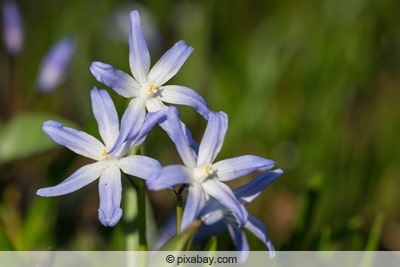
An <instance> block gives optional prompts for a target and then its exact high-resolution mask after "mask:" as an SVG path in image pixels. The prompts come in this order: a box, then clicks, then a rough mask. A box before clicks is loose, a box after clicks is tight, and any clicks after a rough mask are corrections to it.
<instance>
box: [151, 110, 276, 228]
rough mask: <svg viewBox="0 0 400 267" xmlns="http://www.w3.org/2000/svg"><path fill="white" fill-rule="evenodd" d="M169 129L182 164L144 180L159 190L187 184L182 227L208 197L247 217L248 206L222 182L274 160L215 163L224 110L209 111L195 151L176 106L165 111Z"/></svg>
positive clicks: (223, 128) (223, 127) (239, 216)
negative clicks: (246, 207) (205, 125)
mask: <svg viewBox="0 0 400 267" xmlns="http://www.w3.org/2000/svg"><path fill="white" fill-rule="evenodd" d="M167 117H168V121H169V123H170V124H171V125H175V127H171V128H170V129H173V130H172V131H170V132H168V134H169V135H170V138H171V139H172V140H173V142H174V143H175V145H176V148H177V150H178V153H179V155H180V157H181V159H182V161H183V163H184V166H183V165H169V166H166V167H163V168H162V169H161V170H160V172H159V173H155V177H152V178H151V179H148V180H147V181H146V183H147V186H148V188H149V189H152V190H160V189H164V188H172V187H174V186H175V185H182V184H186V185H187V186H188V197H187V201H186V205H185V209H184V212H183V218H182V229H185V228H186V227H187V226H188V225H189V224H190V223H191V222H192V221H193V220H194V219H196V218H197V217H198V215H199V213H200V211H201V210H202V209H203V208H204V206H205V204H206V202H207V201H208V200H209V199H210V197H212V198H215V199H216V200H217V201H218V202H219V203H221V205H223V206H224V207H226V208H227V209H228V210H230V211H232V213H233V215H234V216H235V217H236V218H237V220H238V221H239V222H240V223H239V224H240V225H244V224H245V223H246V221H247V215H248V213H247V210H246V209H245V207H244V206H243V204H241V203H240V202H239V201H238V200H237V198H236V197H235V196H234V194H233V192H232V190H231V189H230V188H229V187H228V186H227V185H226V184H225V183H223V182H225V181H230V180H233V179H236V178H239V177H242V176H245V175H247V174H249V173H251V172H253V171H264V170H267V169H270V168H272V167H273V166H274V165H275V162H274V161H272V160H269V159H265V158H262V157H258V156H253V155H244V156H239V157H236V158H230V159H225V160H221V161H219V162H216V163H214V160H215V158H216V157H217V154H218V153H219V151H220V150H221V147H222V144H223V141H224V138H225V134H226V131H227V128H228V117H227V115H226V114H225V113H224V112H212V111H211V112H210V113H209V115H208V124H207V127H206V130H205V133H204V136H203V139H202V140H201V143H200V145H199V150H198V153H196V151H194V150H193V149H192V147H191V146H190V142H189V140H188V139H187V135H186V133H185V130H186V129H185V128H184V127H183V126H182V124H181V123H180V119H179V114H178V110H177V109H176V108H175V107H170V108H169V109H168V112H167Z"/></svg>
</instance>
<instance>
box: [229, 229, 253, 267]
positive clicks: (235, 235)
mask: <svg viewBox="0 0 400 267" xmlns="http://www.w3.org/2000/svg"><path fill="white" fill-rule="evenodd" d="M226 226H227V227H228V232H229V235H230V236H231V238H232V241H233V244H234V246H235V248H236V250H238V251H240V253H239V262H240V263H243V262H245V261H246V260H247V257H248V255H249V252H248V251H249V243H248V242H247V238H246V234H245V233H244V232H243V231H242V230H241V229H240V228H238V227H236V226H234V225H232V224H227V225H226Z"/></svg>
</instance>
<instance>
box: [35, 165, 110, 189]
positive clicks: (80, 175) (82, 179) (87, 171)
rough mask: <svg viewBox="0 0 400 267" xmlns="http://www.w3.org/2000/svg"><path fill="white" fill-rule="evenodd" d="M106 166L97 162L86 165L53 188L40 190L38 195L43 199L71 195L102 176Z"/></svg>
mask: <svg viewBox="0 0 400 267" xmlns="http://www.w3.org/2000/svg"><path fill="white" fill-rule="evenodd" d="M104 168H105V166H104V164H102V162H95V163H92V164H89V165H84V166H82V167H81V168H79V169H78V170H76V171H75V172H74V173H73V174H71V175H70V176H69V177H68V178H67V179H65V180H64V181H62V182H61V183H59V184H58V185H55V186H52V187H46V188H41V189H39V190H38V191H37V192H36V194H38V195H39V196H42V197H53V196H61V195H65V194H69V193H71V192H74V191H76V190H78V189H81V188H82V187H84V186H85V185H88V184H90V183H91V182H93V181H94V180H96V179H97V178H99V176H100V175H101V174H102V172H103V170H104Z"/></svg>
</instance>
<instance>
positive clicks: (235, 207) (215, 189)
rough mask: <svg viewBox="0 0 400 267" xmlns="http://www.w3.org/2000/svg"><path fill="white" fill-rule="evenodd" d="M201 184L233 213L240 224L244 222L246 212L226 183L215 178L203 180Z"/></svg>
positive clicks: (246, 215)
mask: <svg viewBox="0 0 400 267" xmlns="http://www.w3.org/2000/svg"><path fill="white" fill-rule="evenodd" d="M202 185H203V188H204V191H205V192H206V193H207V194H209V195H210V196H212V197H213V198H215V199H216V200H218V201H219V202H220V203H221V204H222V205H223V206H225V207H226V208H227V209H228V210H230V211H231V212H232V213H233V215H234V216H235V217H236V219H237V220H238V223H239V225H240V226H242V225H244V224H245V222H246V221H247V217H248V212H247V210H246V208H245V207H244V206H243V205H242V204H241V203H240V202H239V200H237V198H236V197H235V195H234V194H233V192H232V190H231V189H230V188H229V187H228V186H227V185H226V184H224V183H222V182H219V181H218V180H216V179H211V180H206V181H204V182H203V184H202Z"/></svg>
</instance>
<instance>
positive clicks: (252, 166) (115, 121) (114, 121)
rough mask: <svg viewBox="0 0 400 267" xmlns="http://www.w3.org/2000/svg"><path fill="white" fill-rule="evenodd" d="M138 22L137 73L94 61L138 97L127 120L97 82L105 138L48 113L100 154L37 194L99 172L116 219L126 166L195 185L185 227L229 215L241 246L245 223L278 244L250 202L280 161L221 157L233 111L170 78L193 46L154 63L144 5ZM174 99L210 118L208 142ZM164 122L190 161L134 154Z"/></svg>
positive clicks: (112, 221) (86, 151)
mask: <svg viewBox="0 0 400 267" xmlns="http://www.w3.org/2000/svg"><path fill="white" fill-rule="evenodd" d="M130 29H131V30H130V35H129V64H130V70H131V74H132V75H130V74H127V73H125V72H123V71H121V70H118V69H116V68H114V67H113V66H111V65H108V64H105V63H101V62H93V63H92V65H91V66H90V71H91V72H92V74H93V75H94V77H95V78H96V79H97V80H98V81H99V82H101V83H104V84H105V85H107V86H108V87H110V88H112V89H113V90H114V91H115V92H116V93H118V94H119V95H121V96H123V97H125V98H129V99H131V100H130V102H129V105H128V107H127V108H126V110H125V112H124V114H123V115H122V118H121V123H120V122H119V118H118V114H117V111H116V108H115V106H114V103H113V101H112V99H111V97H110V95H109V94H108V92H107V91H105V90H99V89H97V88H93V89H92V90H91V101H92V110H93V114H94V117H95V119H96V121H97V124H98V131H99V135H100V137H101V139H102V141H100V140H98V139H96V138H95V137H93V136H91V135H89V134H87V133H84V132H81V131H78V130H75V129H71V128H68V127H65V126H64V125H62V124H61V123H59V122H55V121H46V122H45V123H44V124H43V131H44V132H45V133H46V134H47V135H48V136H49V137H50V138H51V139H53V140H54V141H55V142H57V143H58V144H60V145H63V146H65V147H67V148H68V149H70V150H72V151H74V152H75V153H77V154H80V155H82V156H85V157H88V158H90V159H92V160H94V161H95V162H94V163H90V164H88V165H85V166H83V167H81V168H80V169H78V170H77V171H76V172H74V173H73V174H72V175H70V176H69V177H68V178H67V179H65V180H64V181H63V182H61V183H60V184H58V185H56V186H53V187H48V188H42V189H39V190H38V192H37V194H38V195H40V196H46V197H48V196H59V195H63V194H68V193H70V192H73V191H75V190H78V189H79V188H81V187H83V186H85V185H87V184H89V183H91V182H93V181H94V180H96V179H97V178H99V195H100V207H99V214H98V216H99V220H100V221H101V223H102V224H103V225H105V226H114V225H116V224H117V223H118V221H119V220H120V218H121V216H122V210H121V208H120V204H121V192H122V186H121V171H122V172H123V173H125V174H127V175H131V176H136V177H139V178H142V179H144V180H145V181H146V185H147V187H148V189H150V190H161V189H166V188H170V189H175V188H179V189H180V193H182V192H183V191H187V198H186V202H185V207H184V211H183V217H182V223H181V230H185V229H186V228H187V227H188V226H189V225H190V224H191V223H192V222H193V221H194V220H201V221H202V222H203V224H205V225H213V224H217V223H219V222H224V223H225V225H226V226H227V227H228V229H229V232H230V233H231V236H232V238H233V241H234V244H235V245H236V247H237V248H238V249H239V250H248V245H247V241H245V240H246V239H245V237H243V232H241V230H240V229H241V228H242V227H245V228H247V229H249V230H250V231H251V232H252V233H254V234H255V235H256V236H257V237H258V238H260V239H261V240H262V241H263V242H264V243H265V244H266V246H267V247H268V248H269V249H270V251H273V246H272V245H271V242H270V240H269V238H268V234H267V232H266V230H265V226H264V225H263V223H262V222H261V221H259V220H258V219H256V218H254V217H253V216H251V215H249V214H248V212H247V209H246V207H245V205H246V204H247V203H249V202H250V201H252V200H253V199H254V198H255V197H256V196H257V195H258V194H260V192H261V191H262V190H263V189H264V188H265V187H266V186H267V185H268V184H270V183H271V182H272V181H273V180H275V179H276V178H278V177H279V176H280V175H281V174H282V173H283V172H282V171H281V170H275V171H270V172H264V171H267V170H269V169H271V168H273V167H274V165H275V162H274V161H272V160H270V159H266V158H263V157H259V156H254V155H244V156H239V157H234V158H230V159H224V160H220V161H217V162H215V159H216V157H217V155H218V153H219V152H220V150H221V148H222V145H223V141H224V138H225V134H226V132H227V130H228V116H227V114H226V113H224V112H216V111H212V110H210V109H209V108H208V105H207V103H206V101H205V100H204V99H203V98H202V97H201V96H200V95H199V94H198V93H197V92H196V91H194V90H192V89H190V88H188V87H184V86H179V85H166V83H167V82H168V81H169V80H170V79H171V78H172V77H173V76H174V75H175V74H176V73H177V72H178V71H179V69H180V68H181V67H182V65H183V64H184V62H185V61H186V59H187V58H188V57H189V55H190V54H191V53H192V51H193V48H192V47H190V46H188V45H187V44H186V42H184V41H178V42H177V43H175V44H174V45H173V46H172V48H170V49H169V50H168V51H167V52H165V54H164V55H163V56H162V57H161V58H160V59H159V60H158V62H156V63H155V64H154V65H153V66H152V67H151V68H150V65H151V63H150V54H149V50H148V47H147V43H146V40H145V38H144V35H143V32H142V30H141V26H140V17H139V13H138V12H137V11H132V12H131V14H130ZM166 103H167V104H169V105H166ZM171 104H172V105H171ZM174 104H179V105H187V106H191V107H193V108H194V109H195V110H196V111H197V112H198V113H199V114H200V115H201V116H202V117H203V118H204V119H205V120H207V126H206V129H205V132H204V135H203V137H202V140H201V142H200V144H197V143H196V142H195V141H194V140H193V138H192V135H191V133H190V131H189V129H188V128H187V127H186V126H185V124H184V123H183V122H182V121H181V119H180V116H179V111H178V109H177V108H176V107H175V106H174ZM156 124H158V125H159V126H160V127H161V128H162V129H163V130H164V131H165V132H166V133H167V134H168V136H169V137H170V139H171V140H172V142H173V143H174V144H175V146H176V149H177V152H178V154H179V155H180V157H181V160H182V162H183V164H182V165H179V164H177V165H169V166H161V164H160V163H159V162H158V161H157V160H156V159H153V158H150V157H147V156H144V155H131V154H130V151H132V149H134V148H135V147H138V146H140V145H141V144H142V143H143V142H144V141H145V139H146V136H147V134H148V133H149V131H150V130H151V129H152V128H153V126H155V125H156ZM255 171H261V172H264V173H262V174H261V175H259V176H258V177H257V178H255V179H254V180H252V181H251V182H250V183H249V184H247V185H245V186H242V187H240V188H237V189H235V190H232V189H231V188H230V187H229V186H228V185H226V184H225V182H226V181H231V180H234V179H237V178H239V177H243V176H246V175H248V174H250V173H252V172H255Z"/></svg>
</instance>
